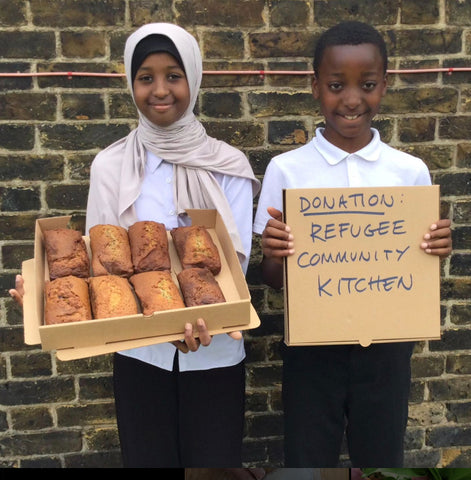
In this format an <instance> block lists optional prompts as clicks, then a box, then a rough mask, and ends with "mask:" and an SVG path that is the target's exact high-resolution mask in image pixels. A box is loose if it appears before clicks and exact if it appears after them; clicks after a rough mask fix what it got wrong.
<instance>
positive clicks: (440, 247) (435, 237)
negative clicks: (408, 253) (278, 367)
mask: <svg viewBox="0 0 471 480" xmlns="http://www.w3.org/2000/svg"><path fill="white" fill-rule="evenodd" d="M450 225H451V221H450V220H448V219H447V218H444V219H441V220H438V222H437V223H434V224H433V225H431V226H430V231H429V232H428V233H426V234H425V235H424V241H423V242H422V243H421V244H420V248H422V249H423V250H424V251H425V253H428V254H430V255H438V256H440V257H442V258H444V257H447V256H448V255H450V253H451V248H452V241H451V228H450Z"/></svg>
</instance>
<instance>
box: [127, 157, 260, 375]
mask: <svg viewBox="0 0 471 480" xmlns="http://www.w3.org/2000/svg"><path fill="white" fill-rule="evenodd" d="M214 177H215V178H216V180H217V181H218V183H219V185H220V186H221V188H222V189H223V191H224V193H225V195H226V197H227V199H228V201H229V204H230V205H231V209H232V213H233V215H234V220H235V222H236V224H237V227H238V229H239V235H240V238H241V240H242V243H243V246H244V250H245V253H246V260H245V261H244V262H243V263H242V264H241V266H242V270H243V272H244V273H246V271H247V267H248V263H249V257H250V249H251V243H252V210H253V198H252V182H251V181H250V180H248V179H245V178H241V177H233V176H228V175H223V174H218V173H214ZM173 198H174V196H173V165H172V164H170V163H167V162H164V161H163V160H162V159H160V158H158V157H156V156H155V155H153V154H152V153H150V152H147V162H146V171H145V176H144V180H143V183H142V187H141V194H140V196H139V198H138V199H137V200H136V202H135V204H134V207H135V210H136V213H137V217H138V219H139V220H153V221H156V222H161V223H164V224H165V226H166V228H167V230H170V229H171V228H174V227H177V226H184V225H189V224H190V223H191V220H190V219H189V218H188V217H186V216H179V215H177V214H176V209H175V204H174V200H173ZM175 349H176V347H174V346H173V345H172V344H171V343H162V344H158V345H151V346H148V347H140V348H134V349H131V350H125V351H122V352H120V353H121V354H123V355H126V356H129V357H133V358H136V359H138V360H141V361H143V362H146V363H150V364H152V365H155V366H158V367H160V368H163V369H165V370H172V367H173V358H174V355H175ZM244 357H245V349H244V342H243V340H234V339H232V338H231V337H230V336H229V335H226V334H221V335H215V336H214V337H213V339H212V341H211V344H210V345H209V346H207V347H200V348H199V349H198V350H197V351H196V352H188V353H186V354H184V353H181V352H179V366H180V371H186V370H207V369H210V368H218V367H226V366H231V365H236V364H237V363H239V362H241V361H242V360H243V359H244Z"/></svg>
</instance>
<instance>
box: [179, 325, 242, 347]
mask: <svg viewBox="0 0 471 480" xmlns="http://www.w3.org/2000/svg"><path fill="white" fill-rule="evenodd" d="M196 328H197V330H198V337H195V336H194V335H193V325H192V324H191V323H187V324H186V325H185V337H184V339H183V341H180V340H177V341H175V342H172V344H173V345H175V346H176V347H177V348H178V350H180V351H181V352H183V353H188V352H196V350H198V348H200V346H201V345H203V347H207V346H208V345H209V344H210V343H211V340H212V339H213V337H212V335H210V334H209V332H208V328H207V327H206V323H205V321H204V320H203V319H202V318H198V319H197V320H196ZM227 335H229V336H230V337H231V338H233V339H234V340H242V332H240V331H236V332H230V333H228V334H227Z"/></svg>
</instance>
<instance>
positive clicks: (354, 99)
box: [344, 88, 361, 109]
mask: <svg viewBox="0 0 471 480" xmlns="http://www.w3.org/2000/svg"><path fill="white" fill-rule="evenodd" d="M344 103H345V105H346V106H347V107H348V108H350V109H355V108H356V107H358V105H360V103H361V92H359V91H358V90H357V89H353V88H351V89H348V90H346V91H345V93H344Z"/></svg>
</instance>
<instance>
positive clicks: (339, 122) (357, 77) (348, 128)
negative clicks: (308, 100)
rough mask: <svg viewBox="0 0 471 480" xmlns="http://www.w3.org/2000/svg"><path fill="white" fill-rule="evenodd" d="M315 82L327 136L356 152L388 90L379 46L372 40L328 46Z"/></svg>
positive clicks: (367, 139)
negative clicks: (369, 41)
mask: <svg viewBox="0 0 471 480" xmlns="http://www.w3.org/2000/svg"><path fill="white" fill-rule="evenodd" d="M318 70H319V71H318V76H317V77H314V80H313V82H312V94H313V96H314V98H315V99H316V100H319V103H320V107H321V111H322V114H323V115H324V118H325V130H324V137H325V138H326V139H327V140H328V141H329V142H330V143H332V144H333V145H335V146H337V147H338V148H340V149H342V150H345V151H346V152H349V153H353V152H356V151H358V150H360V149H361V148H363V147H364V146H366V145H367V144H368V143H369V142H370V140H371V138H372V134H371V121H372V119H373V117H374V116H375V115H376V114H377V113H378V110H379V107H380V104H381V98H382V97H383V95H384V94H385V93H386V75H385V73H384V65H383V60H382V57H381V55H380V53H379V50H378V48H377V47H376V46H375V45H373V44H370V43H364V44H360V45H338V46H332V47H327V48H326V50H325V52H324V55H323V57H322V61H321V63H320V65H319V69H318Z"/></svg>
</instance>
